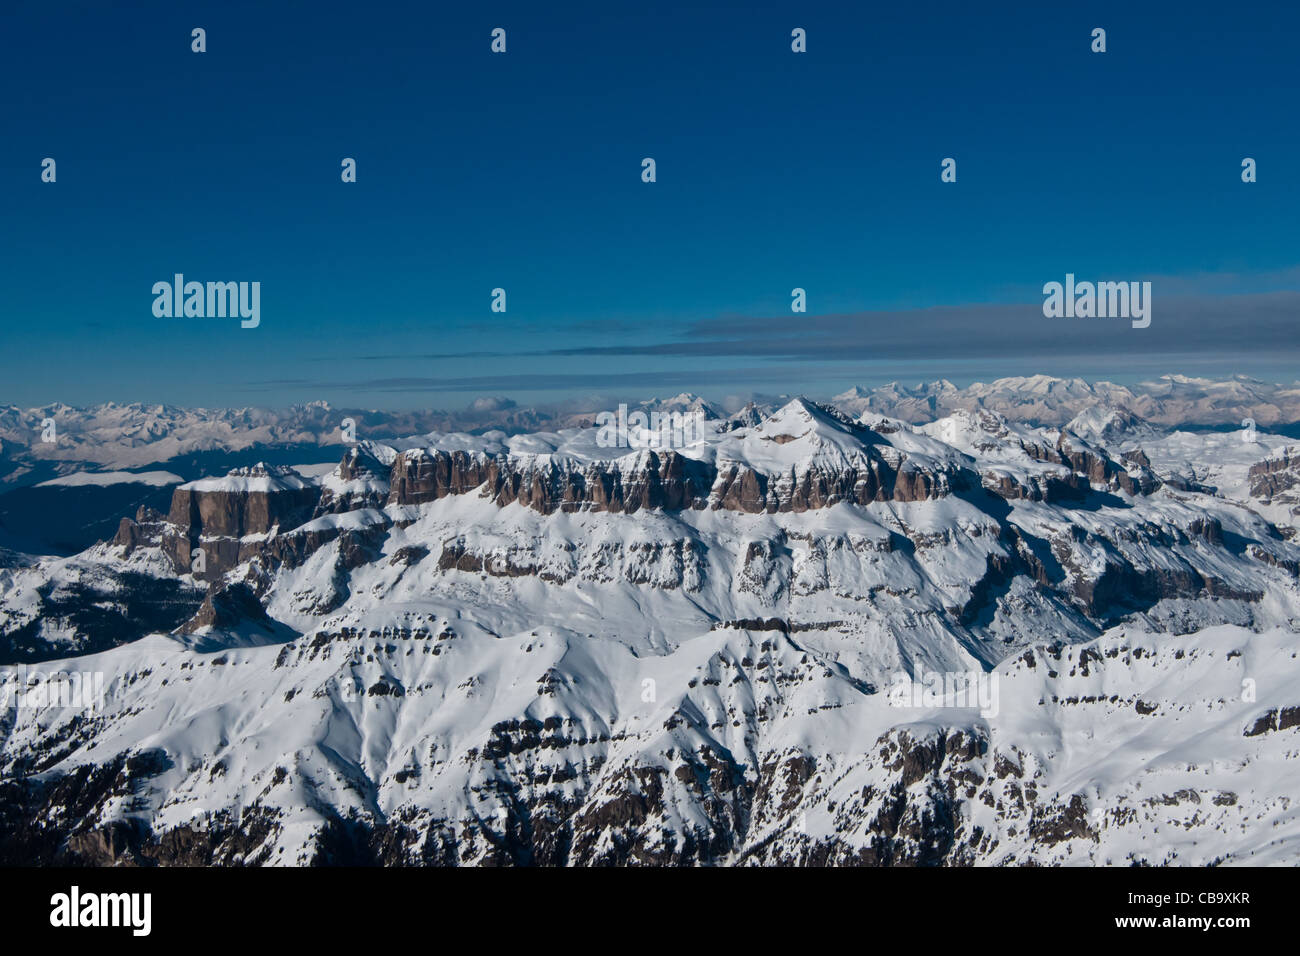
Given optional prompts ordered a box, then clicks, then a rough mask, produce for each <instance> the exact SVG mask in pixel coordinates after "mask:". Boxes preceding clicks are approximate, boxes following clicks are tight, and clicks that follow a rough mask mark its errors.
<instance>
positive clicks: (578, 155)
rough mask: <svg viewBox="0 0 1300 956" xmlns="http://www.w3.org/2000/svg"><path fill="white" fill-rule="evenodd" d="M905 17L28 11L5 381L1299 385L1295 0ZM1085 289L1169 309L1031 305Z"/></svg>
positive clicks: (17, 20) (630, 389)
mask: <svg viewBox="0 0 1300 956" xmlns="http://www.w3.org/2000/svg"><path fill="white" fill-rule="evenodd" d="M894 6H895V7H896V9H883V8H876V6H875V5H865V4H853V5H850V4H812V5H809V4H805V3H799V4H795V3H788V4H774V3H755V4H744V5H741V4H734V5H727V6H723V5H711V4H684V3H668V4H664V3H658V4H613V3H599V4H571V3H565V4H537V3H527V4H524V3H520V4H481V3H474V4H437V5H432V4H428V3H419V4H415V3H412V4H389V3H383V2H373V3H365V4H356V5H353V4H332V3H321V2H312V3H286V2H276V3H266V2H263V0H259V2H231V0H222V2H220V3H211V4H204V3H176V2H157V3H151V2H139V3H133V4H132V5H131V10H132V13H131V14H130V15H129V16H126V15H124V14H122V13H121V12H120V8H114V7H112V6H110V5H107V4H101V3H59V2H51V3H44V4H39V5H38V4H28V5H23V6H22V7H21V8H15V7H14V5H9V6H7V7H6V9H5V10H4V12H3V13H2V14H0V35H3V37H4V39H3V41H0V42H2V43H3V46H4V50H3V53H4V55H3V56H0V109H2V111H3V115H4V117H5V121H4V126H3V130H4V132H3V136H2V137H0V219H2V221H3V222H4V224H5V228H4V229H3V230H2V231H0V262H2V263H3V265H2V266H0V268H2V269H3V279H4V300H3V307H2V308H3V313H2V315H0V329H2V334H3V344H4V348H3V349H2V350H0V379H2V380H3V388H0V402H15V403H18V404H23V405H31V404H40V403H45V402H50V401H65V402H69V403H72V404H86V403H92V402H99V401H108V400H113V401H150V402H155V401H166V402H174V403H178V404H187V405H209V406H212V405H244V404H271V405H280V404H286V403H289V402H294V401H307V400H312V399H317V398H325V399H328V400H330V401H332V402H334V403H335V404H338V405H346V406H391V407H412V406H433V407H460V406H463V405H464V404H466V403H467V402H468V401H469V400H471V399H472V398H474V397H476V396H479V395H489V394H490V395H508V396H510V397H512V398H515V399H517V400H520V401H524V402H549V401H561V400H565V399H568V398H573V397H575V396H581V395H587V394H591V393H597V392H599V393H602V394H606V395H622V396H625V397H629V398H642V397H648V396H651V395H656V394H668V393H673V392H677V391H681V390H684V389H690V390H693V391H697V392H701V393H703V394H705V395H708V396H710V397H719V396H721V395H724V394H737V393H744V392H747V391H758V392H808V393H812V394H823V395H828V394H832V393H834V392H837V391H841V390H842V389H844V388H846V387H848V386H849V385H851V384H855V383H858V384H878V383H881V382H884V381H888V380H890V379H894V378H898V379H902V380H904V381H916V380H921V379H931V378H937V377H940V376H943V377H947V378H950V379H952V380H954V381H957V382H965V381H970V380H972V379H976V378H983V379H988V378H991V377H996V376H998V375H1003V374H1020V373H1029V372H1038V371H1042V372H1048V373H1053V374H1062V375H1073V374H1081V375H1085V376H1087V377H1091V378H1109V379H1112V380H1116V381H1127V380H1133V379H1137V378H1143V377H1148V376H1150V375H1155V374H1161V373H1165V372H1186V373H1192V374H1222V375H1226V374H1233V373H1241V374H1249V375H1256V376H1259V377H1263V378H1269V379H1273V380H1287V381H1289V380H1292V379H1295V378H1297V377H1300V375H1297V373H1296V372H1295V371H1294V369H1295V358H1296V352H1297V350H1296V349H1295V347H1294V337H1293V336H1292V335H1291V329H1292V328H1293V327H1294V322H1293V319H1300V309H1298V308H1297V303H1298V302H1300V295H1297V292H1296V290H1298V289H1300V240H1298V239H1297V233H1296V223H1297V222H1300V185H1297V183H1298V182H1300V149H1297V145H1298V143H1297V140H1298V139H1300V134H1298V133H1297V124H1296V122H1295V120H1294V117H1295V110H1296V104H1297V92H1298V90H1297V88H1298V87H1300V71H1297V70H1296V67H1295V55H1294V37H1295V36H1296V35H1298V33H1300V12H1297V9H1296V7H1295V6H1294V5H1293V4H1283V3H1275V4H1264V5H1256V6H1252V7H1250V8H1243V7H1240V6H1234V5H1210V4H1196V3H1190V4H1189V3H1180V4H1172V3H1167V4H1166V3H1162V4H1141V5H1136V4H1131V3H1052V4H1042V3H1029V2H1025V3H1010V4H998V5H972V4H958V3H952V4H949V3H929V4H924V5H913V4H900V5H894ZM993 6H996V9H993ZM1134 7H1140V8H1141V9H1133V8H1134ZM897 8H902V9H897ZM498 26H499V27H503V28H505V29H506V30H507V53H505V54H504V55H495V54H492V53H491V52H490V50H489V43H490V33H491V30H492V29H493V28H494V27H498ZM1098 26H1100V27H1104V28H1105V29H1106V30H1107V47H1108V49H1107V52H1106V53H1105V54H1093V53H1092V52H1091V51H1090V48H1089V47H1090V42H1091V40H1090V34H1091V31H1092V29H1093V28H1094V27H1098ZM193 27H203V28H204V29H205V30H206V31H207V45H208V50H207V52H206V53H204V54H195V53H192V52H191V50H190V42H191V41H190V31H191V29H192V28H193ZM794 27H803V28H805V29H806V30H807V34H808V52H807V53H806V54H800V55H797V54H794V53H792V52H791V50H790V31H791V29H793V28H794ZM46 156H50V157H54V158H55V159H56V161H57V163H58V167H57V169H58V181H57V182H56V183H54V184H46V183H42V182H40V162H41V160H42V159H43V158H44V157H46ZM345 156H347V157H355V158H356V160H357V163H358V181H357V182H356V183H355V184H344V183H342V182H341V181H340V178H339V172H340V161H341V159H342V158H343V157H345ZM647 156H650V157H654V158H655V160H656V163H657V173H658V181H657V182H655V183H653V184H646V183H643V182H641V178H640V172H641V160H642V158H643V157H647ZM948 156H951V157H954V158H955V159H956V160H957V163H958V167H957V170H958V181H957V182H956V183H955V184H945V183H941V182H940V178H939V172H940V160H941V159H943V158H944V157H948ZM1245 156H1250V157H1253V158H1255V159H1256V160H1257V161H1258V170H1259V181H1258V182H1256V183H1253V184H1244V183H1242V182H1241V178H1240V164H1241V160H1242V158H1243V157H1245ZM176 272H181V273H184V274H185V275H186V277H187V278H189V279H197V280H200V281H204V280H214V281H230V280H247V281H251V280H257V281H260V282H261V284H262V310H261V311H262V321H261V325H260V326H259V327H258V328H257V329H241V328H240V327H239V323H238V321H232V320H228V319H226V320H223V319H196V318H189V319H184V318H182V319H176V318H170V319H159V318H156V317H155V316H154V315H153V312H152V308H151V307H152V302H153V298H152V294H151V291H150V290H151V288H152V285H153V283H154V282H156V281H159V280H170V278H171V276H172V275H173V274H174V273H176ZM1066 272H1073V273H1075V274H1077V275H1078V276H1079V277H1080V278H1081V279H1085V278H1091V279H1114V280H1151V281H1152V282H1153V296H1154V300H1155V305H1154V310H1153V323H1152V326H1151V328H1150V329H1146V330H1133V329H1130V328H1129V327H1128V324H1127V323H1125V322H1122V321H1121V322H1115V321H1100V320H1094V321H1093V322H1091V323H1086V322H1081V320H1080V321H1075V322H1074V323H1073V324H1069V323H1070V320H1048V319H1045V318H1044V317H1043V316H1042V314H1041V302H1042V293H1041V288H1042V285H1043V283H1044V282H1048V281H1053V280H1056V281H1060V280H1062V279H1063V277H1064V275H1065V273H1066ZM796 286H798V287H802V288H804V289H806V290H807V293H808V308H809V312H808V315H806V316H796V315H792V314H791V312H790V305H789V303H790V290H791V289H792V288H794V287H796ZM496 287H503V288H505V289H506V290H507V297H508V298H507V301H508V311H507V312H506V313H504V314H499V313H493V312H491V311H490V302H491V290H492V289H493V288H496ZM1053 323H1054V324H1053Z"/></svg>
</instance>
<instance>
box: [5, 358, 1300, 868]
mask: <svg viewBox="0 0 1300 956" xmlns="http://www.w3.org/2000/svg"><path fill="white" fill-rule="evenodd" d="M1017 382H1018V383H1019V384H1018V385H1017V384H1014V383H1017ZM1271 388H1272V390H1271V391H1268V390H1267V389H1265V388H1264V387H1263V386H1259V385H1258V383H1245V382H1233V383H1208V382H1197V381H1196V380H1191V379H1173V378H1170V379H1165V380H1162V383H1155V384H1153V385H1152V386H1151V387H1150V389H1149V390H1148V391H1146V392H1139V391H1129V390H1127V389H1122V390H1120V387H1118V386H1102V385H1088V384H1087V383H1080V382H1068V381H1062V380H1048V379H1045V378H1035V379H1024V380H1000V382H997V383H994V384H993V385H991V386H972V387H971V388H970V389H955V388H952V387H951V386H947V385H946V384H945V383H939V384H938V385H935V386H923V387H920V388H918V389H910V390H908V389H901V388H896V387H890V388H889V389H884V390H877V391H876V392H871V393H865V392H863V393H858V392H855V393H852V394H847V395H842V396H839V397H838V398H837V399H836V400H835V401H834V403H828V404H819V403H816V402H812V401H809V400H806V399H794V400H790V401H788V402H785V403H783V404H779V405H776V406H748V407H746V408H744V409H741V410H740V411H738V412H737V413H735V414H731V415H728V414H726V413H724V412H723V411H722V410H721V409H719V408H716V407H714V406H710V405H708V404H707V403H703V402H701V401H699V400H697V399H695V398H693V397H692V396H681V397H679V398H678V399H676V400H671V401H670V402H669V403H666V404H664V405H662V406H658V405H656V406H654V407H656V408H659V407H662V408H663V409H664V410H679V411H680V410H698V411H701V412H704V413H705V414H704V415H703V418H704V421H703V423H702V425H701V431H700V433H699V434H697V435H694V436H693V437H692V440H690V441H689V442H687V443H685V444H682V445H680V446H679V447H671V448H669V447H659V448H646V447H639V448H638V447H632V448H629V447H608V442H606V441H604V440H602V436H601V433H600V431H599V430H598V429H597V428H595V427H593V425H592V422H590V421H588V420H586V419H584V418H583V417H582V416H577V417H565V418H555V419H552V420H550V421H548V422H546V423H543V424H542V425H541V427H532V428H529V429H527V430H524V431H515V430H512V429H506V428H491V429H480V430H477V431H476V432H471V431H465V430H438V431H432V432H429V431H425V430H423V429H413V430H412V431H410V432H408V433H406V437H398V435H397V434H394V435H392V436H389V437H382V436H375V435H374V434H373V433H367V432H365V431H364V429H363V430H361V434H362V436H363V437H361V439H360V440H359V441H356V442H354V443H349V444H347V446H346V448H345V450H343V452H342V455H341V460H340V461H339V462H338V463H337V464H336V465H333V466H330V467H306V466H302V467H290V466H288V465H284V464H272V463H266V462H263V463H259V464H253V465H243V466H239V467H236V468H233V469H230V470H229V471H228V472H227V473H223V474H215V475H207V476H204V477H196V478H194V479H193V480H186V481H183V482H180V483H175V484H173V483H171V481H170V479H166V480H165V483H164V484H163V485H161V487H162V488H164V489H165V490H167V491H168V492H169V493H170V502H169V504H168V505H167V507H166V509H165V510H164V509H163V508H161V507H159V508H154V507H150V506H141V507H139V508H138V509H137V510H136V511H135V512H134V514H131V515H128V516H125V517H123V518H122V519H121V521H120V523H119V526H118V528H117V531H116V534H115V535H114V536H113V537H112V539H111V540H106V541H104V542H101V543H100V544H97V545H94V546H93V547H90V548H89V549H87V550H85V551H82V552H80V553H77V554H74V555H70V556H62V557H32V556H29V555H25V554H21V553H16V552H12V551H10V552H5V553H3V555H2V557H3V560H0V662H3V663H4V664H6V665H7V666H6V667H5V668H0V671H9V672H12V673H14V674H16V675H20V676H21V675H23V674H26V675H27V676H28V677H30V675H32V674H36V675H39V676H41V677H47V676H48V675H50V674H51V673H72V672H77V673H84V674H94V675H101V676H102V686H103V694H102V699H100V700H97V701H96V702H95V704H94V706H90V707H87V706H84V705H83V706H62V705H64V704H67V703H68V701H66V700H56V701H53V702H51V701H50V700H49V699H48V697H49V696H50V695H49V694H46V695H45V697H46V698H47V699H42V698H41V697H40V696H39V695H38V696H35V697H33V694H32V693H30V691H29V692H28V693H27V694H26V695H25V697H24V696H22V695H20V694H19V693H18V691H19V690H21V689H22V685H21V683H20V682H19V680H18V677H17V676H16V677H14V678H13V679H12V680H10V681H9V682H8V683H7V684H3V685H0V693H6V688H7V689H8V690H7V693H8V695H9V700H8V701H7V706H5V707H4V708H3V709H0V777H2V778H3V781H4V782H3V783H2V784H0V859H4V860H6V861H9V862H20V861H25V862H71V863H110V862H124V861H136V862H153V861H156V862H164V863H201V864H207V863H257V864H297V863H309V862H340V861H342V862H383V863H437V864H485V863H515V864H530V863H531V864H599V863H644V864H679V863H701V864H719V865H722V864H726V865H741V864H758V863H794V864H823V863H857V864H882V865H883V864H932V863H953V864H964V863H978V864H1006V863H1016V864H1025V863H1048V864H1050V863H1112V864H1116V865H1128V864H1132V863H1151V864H1160V863H1173V864H1209V863H1240V862H1256V863H1291V864H1294V863H1296V862H1297V861H1300V816H1298V815H1297V812H1296V807H1295V806H1294V805H1293V803H1294V796H1293V794H1294V792H1295V789H1296V787H1295V784H1296V783H1297V782H1298V781H1300V775H1297V773H1296V770H1295V768H1296V766H1297V764H1296V761H1295V757H1296V755H1297V751H1298V750H1300V736H1298V735H1297V733H1296V728H1297V727H1300V692H1297V691H1296V690H1295V688H1296V687H1297V686H1300V682H1298V680H1297V679H1298V678H1300V662H1298V660H1297V653H1298V652H1300V637H1298V632H1300V587H1298V585H1297V576H1298V575H1300V545H1298V544H1297V542H1296V540H1295V525H1296V520H1297V515H1300V493H1298V492H1297V490H1296V489H1297V488H1298V487H1300V442H1296V441H1295V440H1293V439H1289V438H1287V437H1286V436H1285V435H1282V434H1279V433H1277V432H1275V431H1270V429H1269V424H1270V422H1275V421H1286V422H1288V423H1289V422H1294V421H1295V420H1297V419H1300V409H1295V412H1296V413H1295V414H1294V415H1292V413H1291V412H1290V411H1287V409H1290V408H1292V406H1291V405H1288V404H1286V403H1287V402H1291V401H1294V400H1295V397H1296V396H1295V394H1293V393H1294V392H1295V387H1291V389H1290V390H1288V389H1286V388H1282V387H1271ZM1161 389H1164V390H1165V391H1164V392H1161V391H1160V390H1161ZM1121 391H1122V392H1123V393H1124V394H1121ZM1266 394H1267V396H1268V403H1271V404H1270V405H1268V407H1272V408H1276V409H1277V410H1278V412H1277V413H1278V416H1280V417H1278V418H1270V417H1269V415H1268V413H1266V411H1264V410H1263V409H1265V407H1266V404H1268V403H1265V402H1264V398H1265V395H1266ZM1251 402H1253V404H1249V403H1251ZM489 404H493V403H489ZM647 407H650V406H647ZM1175 407H1178V408H1180V409H1183V410H1184V411H1186V412H1187V414H1188V415H1192V416H1193V417H1192V418H1188V417H1182V418H1179V422H1180V423H1181V422H1188V421H1193V422H1194V423H1195V424H1198V425H1210V424H1216V423H1217V424H1237V423H1238V422H1239V420H1240V419H1239V418H1237V416H1239V415H1240V417H1242V418H1245V417H1250V418H1252V419H1253V420H1254V421H1255V422H1257V426H1256V427H1252V428H1248V429H1241V428H1237V429H1236V430H1221V431H1212V430H1205V429H1197V430H1179V429H1177V428H1173V427H1170V425H1169V424H1168V423H1167V421H1166V417H1167V416H1175V417H1177V415H1176V413H1175V412H1174V411H1173V409H1174V408H1175ZM886 408H887V411H886ZM1243 409H1246V411H1243ZM483 410H484V411H491V409H483ZM317 411H318V412H319V422H320V428H319V429H318V434H320V435H324V434H325V433H326V432H327V431H329V429H331V428H333V429H337V428H338V422H337V421H333V422H332V423H331V420H330V412H327V411H326V410H325V409H323V408H320V409H318V410H317ZM1011 411H1014V412H1015V414H1014V415H1012V414H1008V412H1011ZM311 414H312V415H316V414H317V412H312V413H311ZM1177 414H1182V413H1181V412H1179V413H1177ZM333 415H334V417H335V418H337V417H338V413H333ZM1214 416H1218V418H1215V417H1214ZM218 417H220V416H218ZM201 418H202V416H200V415H198V414H197V413H196V414H195V419H194V420H195V423H196V424H195V426H194V427H195V428H196V429H198V427H199V426H198V424H197V423H199V422H200V421H201ZM221 427H225V426H221ZM333 443H334V439H333V438H329V439H328V440H319V444H322V445H331V444H333ZM103 444H104V445H105V447H107V446H108V445H110V444H111V443H110V442H108V441H107V439H105V441H104V442H103ZM147 445H148V443H145V444H144V445H143V446H140V445H137V446H134V447H136V448H140V447H147ZM101 459H102V460H101V464H102V465H103V466H104V467H109V465H110V464H111V465H112V467H115V468H116V467H120V466H121V465H122V462H120V461H117V460H116V459H114V458H113V456H112V455H111V454H108V453H105V454H104V455H102V456H101ZM165 460H167V459H166V458H159V459H152V460H151V461H154V462H156V461H165ZM147 463H148V462H146V461H145V460H144V458H143V457H137V458H136V459H135V460H134V464H133V466H132V467H142V466H143V465H145V464H147ZM152 470H153V472H154V473H155V474H157V473H158V471H159V469H156V468H155V469H152ZM176 477H177V478H178V479H179V478H181V477H188V476H181V475H177V476H176ZM151 480H157V481H164V479H151ZM67 481H68V479H65V484H66V483H67ZM71 483H72V486H74V487H77V486H80V485H81V484H87V483H88V484H93V483H94V480H93V479H90V478H86V479H71ZM975 688H978V689H979V693H978V694H976V693H974V692H973V691H974V689H975ZM968 691H970V692H968Z"/></svg>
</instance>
